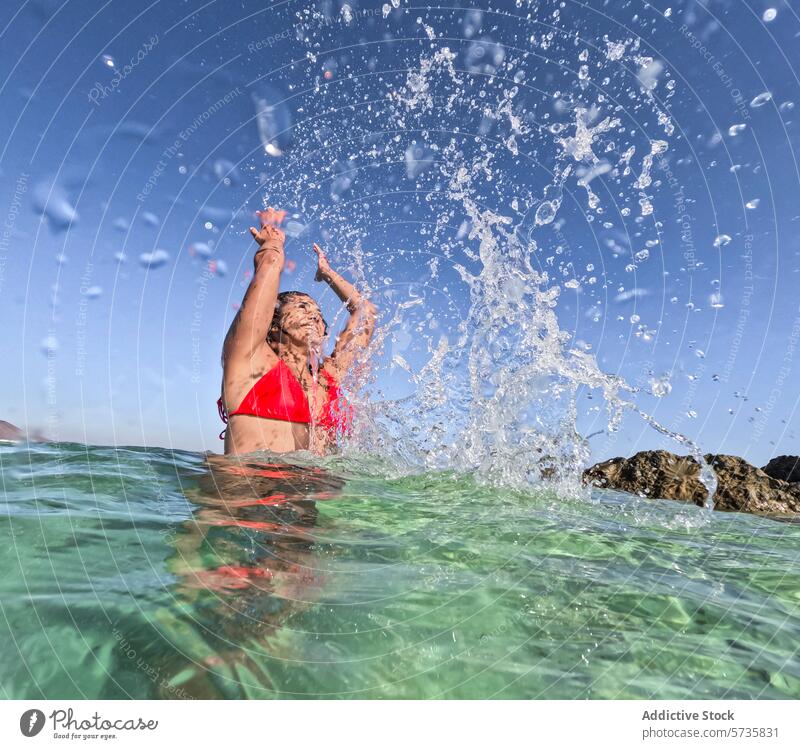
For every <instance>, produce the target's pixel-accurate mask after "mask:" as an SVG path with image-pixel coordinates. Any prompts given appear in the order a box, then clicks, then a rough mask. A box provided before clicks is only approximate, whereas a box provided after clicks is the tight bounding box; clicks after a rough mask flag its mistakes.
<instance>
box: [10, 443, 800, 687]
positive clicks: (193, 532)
mask: <svg viewBox="0 0 800 749" xmlns="http://www.w3.org/2000/svg"><path fill="white" fill-rule="evenodd" d="M269 460H270V459H269V458H268V457H266V458H265V462H258V461H255V460H254V461H253V462H252V463H250V464H247V465H244V466H236V465H235V464H233V463H231V462H229V461H226V460H224V459H222V458H219V457H215V458H211V459H208V458H207V457H206V456H203V455H199V454H195V453H187V452H178V451H170V450H159V449H149V450H148V449H144V448H127V449H126V448H102V447H86V446H83V445H76V444H48V445H42V444H36V445H6V446H2V447H0V481H1V482H2V483H0V513H1V516H2V517H1V518H0V559H1V560H2V569H3V575H2V576H1V577H0V606H1V608H2V612H1V613H2V616H0V694H2V696H3V697H5V698H17V699H21V698H24V699H33V698H59V699H65V698H79V697H85V698H115V699H116V698H128V697H131V698H156V697H168V698H188V697H196V698H206V697H235V698H240V697H253V698H274V697H350V698H357V697H361V698H364V697H370V698H479V697H480V698H485V697H497V698H551V699H553V698H653V697H657V698H674V699H677V698H681V699H685V698H797V697H800V659H799V658H798V648H799V647H800V645H799V643H800V572H798V570H799V569H800V567H799V566H798V560H800V525H793V524H790V523H785V522H777V521H774V520H770V519H766V518H759V517H752V516H747V515H739V514H723V513H717V514H709V513H707V512H705V511H703V510H701V509H699V508H696V507H693V506H685V505H682V504H678V503H672V502H666V501H650V500H644V499H638V498H635V497H630V496H627V495H623V494H618V493H613V492H599V491H596V492H593V493H592V494H591V496H588V495H587V496H585V497H578V496H575V497H574V498H565V497H563V496H558V495H557V494H556V493H554V492H552V491H546V490H540V491H530V492H527V493H526V492H519V491H510V490H501V489H497V488H491V487H484V486H481V485H480V484H479V483H478V482H477V481H476V480H474V478H472V477H466V476H462V477H457V476H454V475H450V474H426V475H416V476H406V477H393V476H392V474H391V472H390V471H389V470H388V467H387V466H386V465H383V464H381V463H379V462H377V461H374V460H367V459H363V460H360V461H359V460H356V459H353V458H347V459H345V458H334V459H328V460H326V461H323V462H319V461H317V462H312V461H311V459H308V460H306V461H305V464H304V465H300V464H299V463H298V464H295V465H291V464H288V463H279V462H275V459H274V458H273V459H272V462H269Z"/></svg>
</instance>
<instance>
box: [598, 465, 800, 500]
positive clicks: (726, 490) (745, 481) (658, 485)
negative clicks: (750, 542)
mask: <svg viewBox="0 0 800 749" xmlns="http://www.w3.org/2000/svg"><path fill="white" fill-rule="evenodd" d="M705 459H706V461H708V463H709V464H710V465H711V467H712V468H713V469H714V472H715V473H716V474H717V480H718V482H719V484H718V486H717V491H716V493H715V494H714V509H715V510H727V511H730V512H754V513H769V514H789V513H798V512H800V484H793V483H789V482H788V481H782V480H781V479H777V478H773V477H772V476H770V475H767V474H766V473H765V472H764V471H762V470H761V469H760V468H756V467H755V466H753V465H750V463H748V462H747V461H746V460H743V459H742V458H739V457H736V456H735V455H713V454H708V455H706V456H705ZM699 471H700V467H699V465H698V464H697V461H695V459H694V458H692V457H690V456H688V455H684V456H682V455H675V454H673V453H670V452H667V451H666V450H646V451H643V452H639V453H636V455H634V456H633V457H631V458H612V459H611V460H606V461H604V462H602V463H598V464H596V465H594V466H592V467H591V468H588V469H587V470H586V471H584V473H583V481H584V483H586V484H590V485H592V486H597V487H601V488H605V489H617V490H619V491H624V492H630V493H631V494H638V495H639V496H642V497H651V498H653V499H674V500H678V501H680V502H692V503H694V504H696V505H701V506H702V504H703V502H704V500H705V496H706V490H705V487H704V486H703V485H702V484H701V483H700V480H699V478H698V474H699Z"/></svg>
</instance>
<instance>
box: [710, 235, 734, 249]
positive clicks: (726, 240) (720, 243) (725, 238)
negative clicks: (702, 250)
mask: <svg viewBox="0 0 800 749" xmlns="http://www.w3.org/2000/svg"><path fill="white" fill-rule="evenodd" d="M731 241H732V240H731V237H730V235H728V234H719V235H718V236H717V237H716V239H715V240H714V247H724V246H725V245H726V244H730V243H731Z"/></svg>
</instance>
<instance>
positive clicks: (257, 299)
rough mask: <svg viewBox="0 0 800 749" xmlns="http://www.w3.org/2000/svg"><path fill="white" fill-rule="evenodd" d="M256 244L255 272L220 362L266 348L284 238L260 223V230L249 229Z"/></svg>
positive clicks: (243, 356)
mask: <svg viewBox="0 0 800 749" xmlns="http://www.w3.org/2000/svg"><path fill="white" fill-rule="evenodd" d="M250 233H251V234H252V235H253V239H255V241H256V242H258V245H259V247H258V251H257V252H256V255H255V258H254V260H253V264H254V266H255V270H254V272H253V278H252V280H251V281H250V285H249V286H248V287H247V291H246V292H245V295H244V299H243V300H242V305H241V307H239V311H238V312H237V313H236V317H235V318H234V319H233V322H232V323H231V327H230V329H229V330H228V334H227V335H226V336H225V343H224V344H223V347H222V356H223V360H224V361H226V362H229V361H231V360H239V361H242V360H244V359H247V360H249V359H250V358H251V357H252V356H253V354H254V353H255V352H256V351H258V350H259V348H260V347H262V346H263V347H266V346H267V333H268V332H269V328H270V325H272V317H273V315H274V314H275V302H276V301H277V299H278V287H279V285H280V280H281V271H282V270H283V264H284V260H285V258H284V254H283V245H284V241H285V238H284V235H283V232H282V231H281V230H280V229H278V228H277V227H275V226H272V225H270V224H268V223H264V225H263V226H262V227H261V231H257V230H256V229H255V228H253V227H250Z"/></svg>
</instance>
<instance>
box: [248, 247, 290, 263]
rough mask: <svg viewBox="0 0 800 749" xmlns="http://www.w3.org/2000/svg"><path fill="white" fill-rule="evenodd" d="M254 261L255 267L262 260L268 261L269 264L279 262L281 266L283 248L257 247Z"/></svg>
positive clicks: (262, 261)
mask: <svg viewBox="0 0 800 749" xmlns="http://www.w3.org/2000/svg"><path fill="white" fill-rule="evenodd" d="M254 261H255V266H256V268H258V267H259V266H260V265H261V264H262V263H264V262H266V263H268V264H269V265H273V264H275V263H280V265H281V267H283V263H284V253H283V248H282V247H268V246H262V247H260V248H259V250H258V252H256V256H255V258H254Z"/></svg>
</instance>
